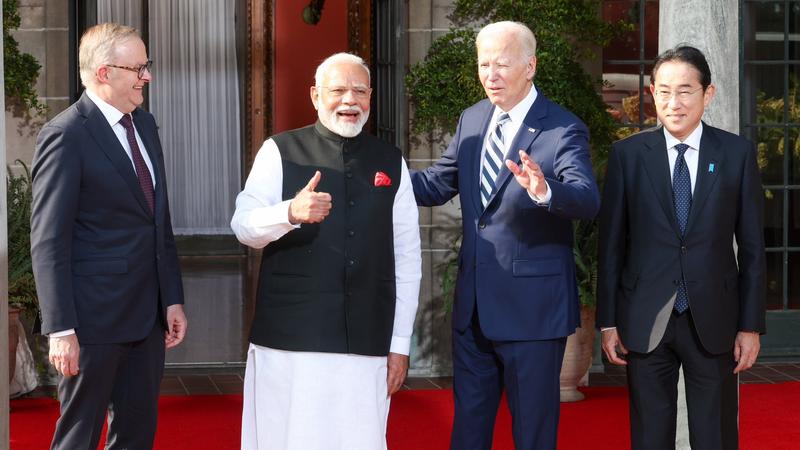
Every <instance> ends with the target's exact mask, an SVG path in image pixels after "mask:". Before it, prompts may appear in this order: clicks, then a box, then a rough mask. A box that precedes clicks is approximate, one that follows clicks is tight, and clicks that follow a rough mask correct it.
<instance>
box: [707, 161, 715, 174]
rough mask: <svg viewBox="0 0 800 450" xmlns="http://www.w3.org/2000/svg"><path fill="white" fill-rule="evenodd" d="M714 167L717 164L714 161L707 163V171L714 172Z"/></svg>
mask: <svg viewBox="0 0 800 450" xmlns="http://www.w3.org/2000/svg"><path fill="white" fill-rule="evenodd" d="M716 168H717V164H716V163H713V162H712V163H708V173H714V169H716Z"/></svg>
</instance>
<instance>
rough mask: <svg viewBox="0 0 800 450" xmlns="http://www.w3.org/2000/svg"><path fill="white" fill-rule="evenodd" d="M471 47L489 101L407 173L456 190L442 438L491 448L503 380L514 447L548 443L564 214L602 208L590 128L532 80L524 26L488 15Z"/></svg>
mask: <svg viewBox="0 0 800 450" xmlns="http://www.w3.org/2000/svg"><path fill="white" fill-rule="evenodd" d="M476 46H477V50H478V74H479V77H480V81H481V83H482V84H483V87H484V90H485V91H486V96H487V97H488V99H487V100H482V101H480V102H478V103H477V104H475V105H473V106H472V107H470V108H468V109H467V110H466V111H464V113H463V114H462V115H461V119H460V121H459V123H458V128H457V129H456V133H455V136H454V137H453V140H452V142H451V143H450V146H449V147H448V148H447V150H446V151H445V153H444V154H443V155H442V158H441V159H440V160H439V161H437V162H436V163H434V164H433V165H432V166H431V167H429V168H428V169H426V170H425V171H421V172H416V173H413V174H412V182H413V185H414V193H415V195H416V198H417V203H418V204H419V205H423V206H434V205H441V204H443V203H445V202H447V201H448V200H450V199H451V198H453V197H454V196H455V195H457V194H460V195H461V211H462V232H463V240H462V245H461V252H460V254H459V269H458V279H457V282H456V292H455V304H454V307H453V390H454V394H455V421H454V423H453V432H452V438H451V448H452V449H459V450H460V449H487V450H488V449H491V447H492V431H493V429H494V422H495V417H496V415H497V408H498V405H499V402H500V396H501V393H502V390H503V388H504V387H505V389H506V394H507V398H508V404H509V407H510V409H511V414H512V417H513V426H512V428H513V430H512V431H513V435H514V443H515V446H516V448H517V449H529V450H532V449H537V450H542V449H555V448H556V436H557V431H558V415H559V373H560V370H561V360H562V358H563V355H564V346H565V344H566V339H567V336H569V335H570V334H572V333H573V332H575V329H576V328H577V327H578V326H579V324H580V317H579V304H578V291H577V286H576V281H575V263H574V259H573V254H572V246H573V243H572V241H573V232H572V222H571V221H572V220H573V219H590V218H593V217H594V216H595V214H596V213H597V210H598V208H599V193H598V190H597V185H596V183H595V180H594V176H593V174H592V167H591V161H590V158H589V149H588V145H589V143H588V138H589V135H588V131H587V129H586V126H585V125H584V124H583V123H582V122H581V121H580V120H579V119H578V118H577V117H575V116H574V115H573V114H571V113H570V112H568V111H566V110H565V109H563V108H561V107H560V106H558V105H556V104H555V103H552V102H551V101H549V100H548V99H547V98H545V97H544V95H542V93H541V92H539V91H538V90H537V89H536V88H535V87H534V85H533V77H534V74H535V72H536V39H535V37H534V35H533V33H532V32H531V30H530V29H528V27H526V26H525V25H523V24H521V23H516V22H498V23H493V24H490V25H487V26H486V27H484V28H483V29H482V30H481V31H480V32H479V33H478V36H477V39H476ZM512 178H515V179H516V181H515V180H512Z"/></svg>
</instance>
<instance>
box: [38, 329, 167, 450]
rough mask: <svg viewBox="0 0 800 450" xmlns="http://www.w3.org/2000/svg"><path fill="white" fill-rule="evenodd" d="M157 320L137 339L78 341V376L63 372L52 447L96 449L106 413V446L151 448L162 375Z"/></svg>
mask: <svg viewBox="0 0 800 450" xmlns="http://www.w3.org/2000/svg"><path fill="white" fill-rule="evenodd" d="M164 353H165V347H164V331H163V329H162V328H161V325H160V322H159V321H156V325H155V326H154V327H153V330H152V331H151V332H150V334H149V335H148V336H147V337H146V338H145V339H142V340H141V341H136V342H130V343H122V344H88V345H84V344H81V345H80V359H79V365H78V366H79V368H80V371H79V373H78V375H76V376H74V377H63V376H62V377H61V379H60V381H59V383H58V398H59V400H60V401H61V416H60V417H59V419H58V422H57V423H56V431H55V434H54V435H53V442H52V444H51V447H50V448H51V449H53V450H61V449H64V450H66V449H70V450H73V449H86V450H95V449H97V445H98V443H99V441H100V435H101V433H102V430H103V422H104V421H105V418H106V413H108V434H107V438H106V448H107V449H137V450H138V449H152V448H153V439H154V438H155V434H156V422H157V419H158V393H159V389H160V385H161V377H162V376H163V374H164Z"/></svg>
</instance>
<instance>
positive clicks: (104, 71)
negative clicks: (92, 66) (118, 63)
mask: <svg viewBox="0 0 800 450" xmlns="http://www.w3.org/2000/svg"><path fill="white" fill-rule="evenodd" d="M108 71H109V67H108V66H100V67H98V68H97V70H95V71H94V76H95V77H96V78H97V81H98V82H100V83H102V84H105V83H108Z"/></svg>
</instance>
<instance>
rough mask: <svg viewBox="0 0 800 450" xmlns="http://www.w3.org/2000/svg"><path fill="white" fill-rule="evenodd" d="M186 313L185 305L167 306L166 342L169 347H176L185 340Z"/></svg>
mask: <svg viewBox="0 0 800 450" xmlns="http://www.w3.org/2000/svg"><path fill="white" fill-rule="evenodd" d="M186 326H187V322H186V315H185V314H184V313H183V305H170V306H167V331H165V332H164V344H166V346H167V348H172V347H175V346H176V345H178V344H180V343H181V342H183V338H184V336H186Z"/></svg>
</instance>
